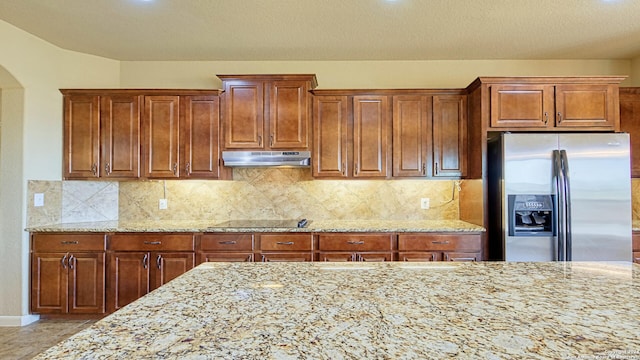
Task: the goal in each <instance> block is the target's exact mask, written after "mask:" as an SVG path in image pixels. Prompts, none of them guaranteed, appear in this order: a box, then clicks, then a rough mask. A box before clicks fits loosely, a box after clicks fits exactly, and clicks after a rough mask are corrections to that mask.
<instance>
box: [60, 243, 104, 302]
mask: <svg viewBox="0 0 640 360" xmlns="http://www.w3.org/2000/svg"><path fill="white" fill-rule="evenodd" d="M104 258H105V254H104V253H103V252H100V253H72V254H70V255H69V259H68V268H69V313H70V314H103V313H104V312H105V296H104V295H105V291H104V290H105V281H104V280H105V264H104Z"/></svg>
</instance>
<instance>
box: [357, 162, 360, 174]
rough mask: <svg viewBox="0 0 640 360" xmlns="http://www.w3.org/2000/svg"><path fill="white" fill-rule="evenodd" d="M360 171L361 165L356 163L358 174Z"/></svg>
mask: <svg viewBox="0 0 640 360" xmlns="http://www.w3.org/2000/svg"><path fill="white" fill-rule="evenodd" d="M359 172H360V166H358V163H356V175H358V173H359Z"/></svg>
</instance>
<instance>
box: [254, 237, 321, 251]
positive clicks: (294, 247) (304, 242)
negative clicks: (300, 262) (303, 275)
mask: <svg viewBox="0 0 640 360" xmlns="http://www.w3.org/2000/svg"><path fill="white" fill-rule="evenodd" d="M259 236H260V250H262V251H303V250H311V243H312V237H311V234H265V235H259Z"/></svg>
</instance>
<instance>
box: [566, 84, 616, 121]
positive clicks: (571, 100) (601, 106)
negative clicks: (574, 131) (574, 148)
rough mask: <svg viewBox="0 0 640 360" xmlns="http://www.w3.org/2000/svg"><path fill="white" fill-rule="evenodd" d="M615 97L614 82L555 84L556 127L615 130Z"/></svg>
mask: <svg viewBox="0 0 640 360" xmlns="http://www.w3.org/2000/svg"><path fill="white" fill-rule="evenodd" d="M615 99H617V87H615V86H613V85H557V86H556V127H598V128H611V129H614V128H615V126H616V124H617V123H618V122H619V120H618V118H617V117H618V116H619V108H616V105H618V104H619V103H618V102H617V101H615Z"/></svg>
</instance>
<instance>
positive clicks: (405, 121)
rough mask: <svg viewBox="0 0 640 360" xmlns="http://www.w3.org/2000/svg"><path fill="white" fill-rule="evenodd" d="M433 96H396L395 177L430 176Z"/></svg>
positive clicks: (394, 114)
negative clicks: (428, 174)
mask: <svg viewBox="0 0 640 360" xmlns="http://www.w3.org/2000/svg"><path fill="white" fill-rule="evenodd" d="M431 102H432V100H431V96H421V95H396V96H394V97H393V176H394V177H403V176H410V177H414V176H427V172H428V171H427V170H428V169H429V168H430V166H431V161H430V157H431V121H432V117H431V115H432V109H431Z"/></svg>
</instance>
